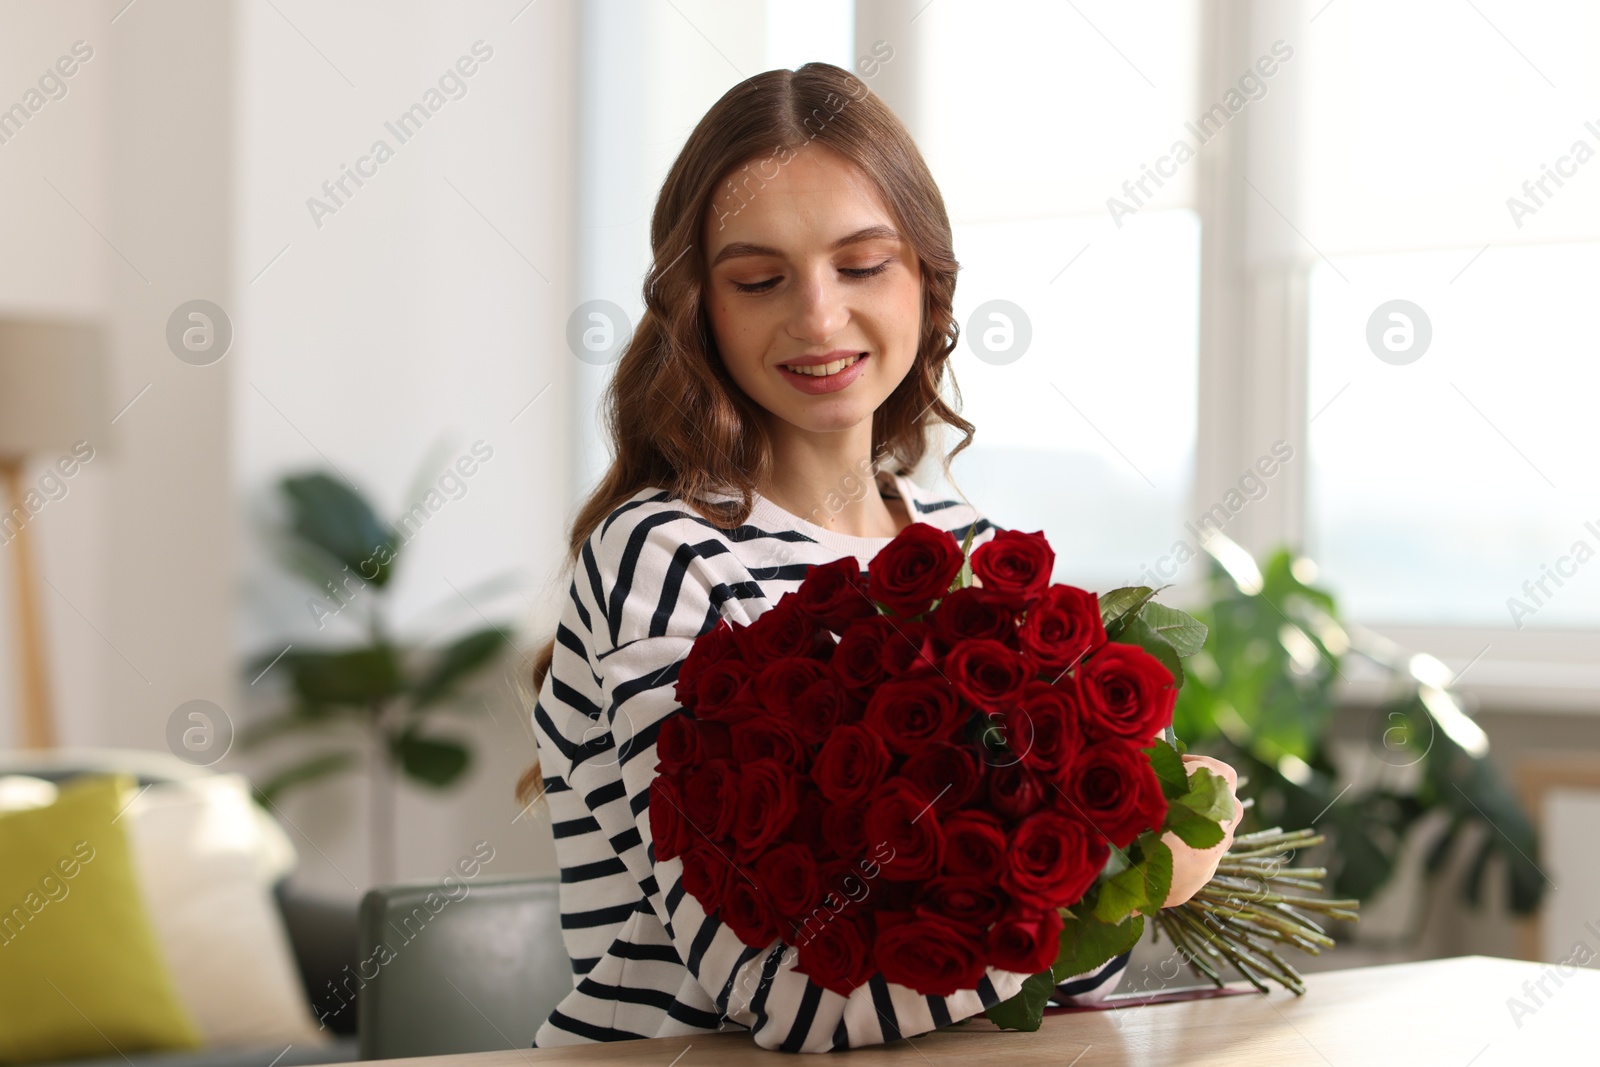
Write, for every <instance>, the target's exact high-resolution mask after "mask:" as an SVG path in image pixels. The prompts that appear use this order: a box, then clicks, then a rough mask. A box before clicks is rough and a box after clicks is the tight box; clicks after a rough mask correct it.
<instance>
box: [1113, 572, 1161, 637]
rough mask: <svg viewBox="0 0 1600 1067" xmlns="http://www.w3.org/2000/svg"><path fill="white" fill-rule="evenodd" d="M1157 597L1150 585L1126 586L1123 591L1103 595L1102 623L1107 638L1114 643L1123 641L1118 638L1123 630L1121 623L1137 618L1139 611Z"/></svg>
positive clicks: (1116, 590)
mask: <svg viewBox="0 0 1600 1067" xmlns="http://www.w3.org/2000/svg"><path fill="white" fill-rule="evenodd" d="M1155 595H1156V591H1155V590H1154V589H1151V588H1150V587H1149V586H1148V585H1125V586H1123V587H1122V588H1121V589H1113V590H1111V592H1109V593H1101V594H1100V622H1101V624H1102V625H1104V626H1105V628H1106V636H1107V637H1108V638H1110V639H1111V640H1113V641H1117V640H1121V639H1120V638H1119V637H1118V636H1117V633H1118V632H1119V631H1120V630H1121V629H1122V626H1121V623H1122V622H1123V621H1125V620H1127V619H1130V618H1133V617H1134V616H1136V615H1137V614H1138V612H1139V609H1140V608H1142V607H1143V606H1144V605H1145V603H1146V602H1148V601H1149V599H1150V598H1151V597H1153V596H1155Z"/></svg>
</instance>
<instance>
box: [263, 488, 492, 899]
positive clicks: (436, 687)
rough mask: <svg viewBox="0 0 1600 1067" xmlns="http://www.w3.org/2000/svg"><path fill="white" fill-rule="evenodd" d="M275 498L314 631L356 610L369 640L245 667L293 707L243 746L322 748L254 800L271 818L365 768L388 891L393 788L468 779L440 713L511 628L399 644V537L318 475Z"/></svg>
mask: <svg viewBox="0 0 1600 1067" xmlns="http://www.w3.org/2000/svg"><path fill="white" fill-rule="evenodd" d="M279 490H280V492H281V495H282V498H283V500H284V502H285V504H286V505H287V517H288V521H287V523H286V527H285V528H284V529H282V530H280V531H277V533H278V535H279V537H278V541H279V545H280V550H281V552H282V554H283V556H284V563H285V565H286V567H287V568H288V569H289V570H290V571H291V572H292V573H293V574H295V575H296V576H297V577H299V578H301V579H303V580H304V581H306V582H308V583H309V584H310V585H312V586H313V587H314V588H315V589H316V590H317V593H318V595H319V597H318V599H317V600H313V601H308V603H310V604H312V605H313V607H314V608H317V610H314V611H313V614H314V615H316V616H317V617H318V626H319V629H320V628H322V625H323V616H324V615H334V614H340V613H342V612H344V611H346V610H349V611H351V612H352V615H353V621H355V622H356V623H357V626H358V627H359V632H360V633H361V634H362V637H361V639H360V640H357V641H346V642H343V643H338V644H331V643H330V644H323V645H318V646H315V647H305V646H303V645H302V644H301V643H300V641H299V639H298V638H296V639H294V640H292V641H291V640H287V639H286V640H285V641H280V642H275V643H274V644H273V645H272V646H271V647H270V648H268V649H267V650H265V651H263V652H261V653H260V654H258V655H255V656H252V657H250V658H249V661H248V662H247V663H246V665H245V674H246V676H247V677H248V678H250V679H251V680H252V681H254V680H256V679H258V678H259V677H260V676H262V675H263V673H264V672H268V671H269V670H270V674H271V675H272V676H276V678H277V679H278V680H279V683H280V687H281V688H282V689H283V691H284V695H285V697H286V699H287V706H286V707H284V708H283V709H282V710H280V711H277V712H275V713H273V714H272V715H270V716H269V717H267V718H264V719H262V720H261V721H259V722H256V723H254V724H252V725H251V726H250V727H249V728H247V729H245V730H244V731H242V732H241V735H240V744H241V746H242V747H246V748H250V747H257V746H261V745H263V744H265V743H267V742H269V741H272V740H276V739H280V738H285V737H289V736H305V735H311V736H314V737H315V738H316V739H317V740H318V741H319V742H320V744H319V745H318V746H317V747H318V748H319V749H320V751H318V752H316V753H315V754H313V755H310V756H304V757H302V758H299V759H297V760H295V761H293V762H290V763H289V764H288V765H287V766H284V767H282V768H281V769H280V770H278V771H277V772H276V773H275V774H274V775H273V776H272V777H271V778H270V779H268V780H267V781H266V782H264V783H263V784H261V785H260V786H259V787H258V788H257V796H258V799H260V800H261V801H263V802H265V803H268V804H270V805H274V806H275V804H276V800H277V798H278V797H279V796H280V795H281V794H283V793H284V792H286V791H288V790H291V789H294V788H296V787H299V786H303V785H306V784H308V783H311V782H314V781H318V780H320V779H323V778H326V777H328V776H330V775H334V774H338V773H341V772H344V771H346V770H347V769H350V768H352V767H355V766H357V765H360V764H363V763H364V764H365V770H366V773H367V779H368V785H369V791H370V798H371V799H370V803H369V811H370V820H371V825H370V834H369V842H370V844H369V847H370V849H371V861H372V863H371V870H372V878H373V880H374V882H376V883H380V884H381V883H383V882H388V881H392V880H393V877H394V845H395V840H394V836H395V827H394V792H395V789H396V787H397V784H398V782H399V780H400V779H401V778H402V777H403V778H408V779H410V780H412V781H414V782H419V783H421V784H423V785H426V786H429V787H432V788H436V789H443V788H445V787H447V786H449V785H451V784H452V783H454V782H456V781H457V780H458V779H460V777H461V776H462V775H463V774H464V773H465V772H466V770H467V768H468V766H469V765H470V764H471V761H472V750H471V747H470V744H469V742H468V740H467V738H466V737H465V736H463V735H461V734H457V733H452V732H450V731H449V730H448V729H441V728H440V727H439V725H438V724H437V722H436V721H435V720H436V719H437V718H438V715H437V713H438V712H441V711H444V710H448V709H451V708H453V707H460V706H462V704H463V701H462V699H461V693H462V690H463V688H464V687H465V685H466V683H468V682H469V681H470V680H471V679H472V678H474V677H475V676H476V675H477V674H479V673H480V672H481V671H483V670H485V669H487V668H488V667H489V666H491V665H492V664H493V663H495V662H496V661H497V660H498V659H499V657H500V656H501V655H502V654H503V653H504V652H505V650H506V649H507V648H509V647H510V646H511V644H512V637H511V633H510V630H511V624H509V623H495V622H489V623H488V624H487V625H484V626H481V627H477V628H474V629H471V630H468V631H466V632H464V633H460V634H458V635H457V636H455V637H453V638H451V639H449V640H446V641H445V642H443V643H442V644H437V645H428V646H423V645H418V644H408V643H406V642H404V641H401V640H399V639H398V638H397V637H396V636H395V630H394V628H393V627H392V626H391V625H390V606H389V597H390V595H391V594H392V593H393V590H394V584H395V583H394V578H395V574H396V567H397V564H398V562H399V559H400V558H401V555H402V553H403V549H404V543H405V542H404V541H403V540H402V539H401V536H400V535H399V534H398V530H397V527H396V526H393V525H390V524H387V523H384V522H383V521H382V520H380V519H379V518H378V515H377V512H376V510H375V509H374V508H373V507H372V506H371V505H370V504H369V503H368V502H367V500H366V499H365V498H364V497H363V496H362V495H361V494H360V493H359V492H357V491H356V490H354V489H353V488H351V487H350V486H349V485H347V484H346V483H345V482H343V481H341V480H338V479H335V478H332V477H330V476H328V475H326V474H323V473H320V472H315V473H305V474H296V475H290V476H287V477H285V478H283V479H282V480H281V482H280V483H279ZM285 645H287V646H288V647H287V648H285V647H284V646H285ZM340 727H343V728H344V729H340ZM351 727H354V728H355V729H353V730H352V729H350V728H351Z"/></svg>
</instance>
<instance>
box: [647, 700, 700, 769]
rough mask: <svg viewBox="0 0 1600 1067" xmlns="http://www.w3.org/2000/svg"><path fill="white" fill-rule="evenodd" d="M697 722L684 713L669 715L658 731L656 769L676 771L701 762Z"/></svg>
mask: <svg viewBox="0 0 1600 1067" xmlns="http://www.w3.org/2000/svg"><path fill="white" fill-rule="evenodd" d="M696 725H697V724H696V723H695V721H694V720H693V719H691V718H689V716H687V715H684V714H677V715H668V716H667V717H666V718H665V719H663V720H662V722H661V729H660V730H658V731H656V770H658V771H666V772H671V771H676V770H679V769H680V768H683V767H686V766H689V765H690V764H693V763H698V762H700V738H699V736H698V735H697V734H696V732H695V726H696Z"/></svg>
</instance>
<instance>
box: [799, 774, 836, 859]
mask: <svg viewBox="0 0 1600 1067" xmlns="http://www.w3.org/2000/svg"><path fill="white" fill-rule="evenodd" d="M797 788H798V789H799V792H800V803H799V807H798V810H797V811H796V813H795V817H794V822H792V823H790V824H789V836H790V837H791V838H792V839H793V840H794V841H795V842H796V843H797V844H801V845H804V846H805V847H806V849H807V850H809V851H810V852H811V854H812V856H814V857H815V858H816V859H817V860H819V861H821V860H824V859H831V858H832V857H834V856H836V855H838V854H839V852H838V849H836V848H835V847H834V844H835V842H833V841H830V840H829V839H828V835H827V833H826V831H824V829H823V825H822V817H823V816H824V815H825V814H826V813H827V811H828V809H829V808H830V807H831V806H832V805H830V804H829V803H828V798H827V797H825V796H823V795H822V793H821V791H820V790H818V789H817V787H816V785H815V783H813V782H812V781H811V780H810V779H809V778H802V779H800V781H799V785H798V787H797Z"/></svg>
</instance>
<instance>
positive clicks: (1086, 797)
mask: <svg viewBox="0 0 1600 1067" xmlns="http://www.w3.org/2000/svg"><path fill="white" fill-rule="evenodd" d="M1067 799H1068V800H1069V801H1070V805H1069V806H1068V808H1067V810H1069V811H1071V812H1072V813H1073V814H1074V815H1075V816H1077V817H1078V818H1079V819H1082V820H1083V821H1085V822H1087V823H1088V824H1089V825H1090V826H1092V827H1093V828H1094V829H1095V830H1097V831H1099V832H1100V834H1102V835H1103V836H1104V837H1105V838H1106V839H1107V840H1109V841H1110V842H1111V843H1112V844H1113V845H1115V846H1117V847H1118V848H1123V847H1125V846H1127V845H1128V844H1129V843H1131V842H1132V841H1133V839H1134V838H1136V837H1138V836H1139V835H1140V834H1141V833H1143V832H1144V831H1146V830H1156V829H1159V828H1160V826H1161V823H1162V822H1163V821H1164V820H1165V819H1166V817H1167V798H1166V797H1165V796H1163V795H1162V793H1161V781H1160V779H1158V778H1157V777H1156V772H1155V768H1154V767H1152V766H1150V757H1149V756H1147V755H1145V754H1144V753H1143V752H1141V751H1140V750H1139V748H1138V747H1137V746H1136V745H1134V744H1133V743H1132V742H1130V741H1123V740H1120V739H1116V738H1113V739H1110V740H1106V741H1101V742H1100V743H1098V744H1094V745H1090V746H1089V747H1088V748H1086V749H1084V750H1083V754H1082V755H1081V756H1079V757H1078V762H1077V763H1076V765H1075V766H1074V767H1073V771H1072V775H1071V777H1070V778H1069V779H1068V782H1067Z"/></svg>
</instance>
